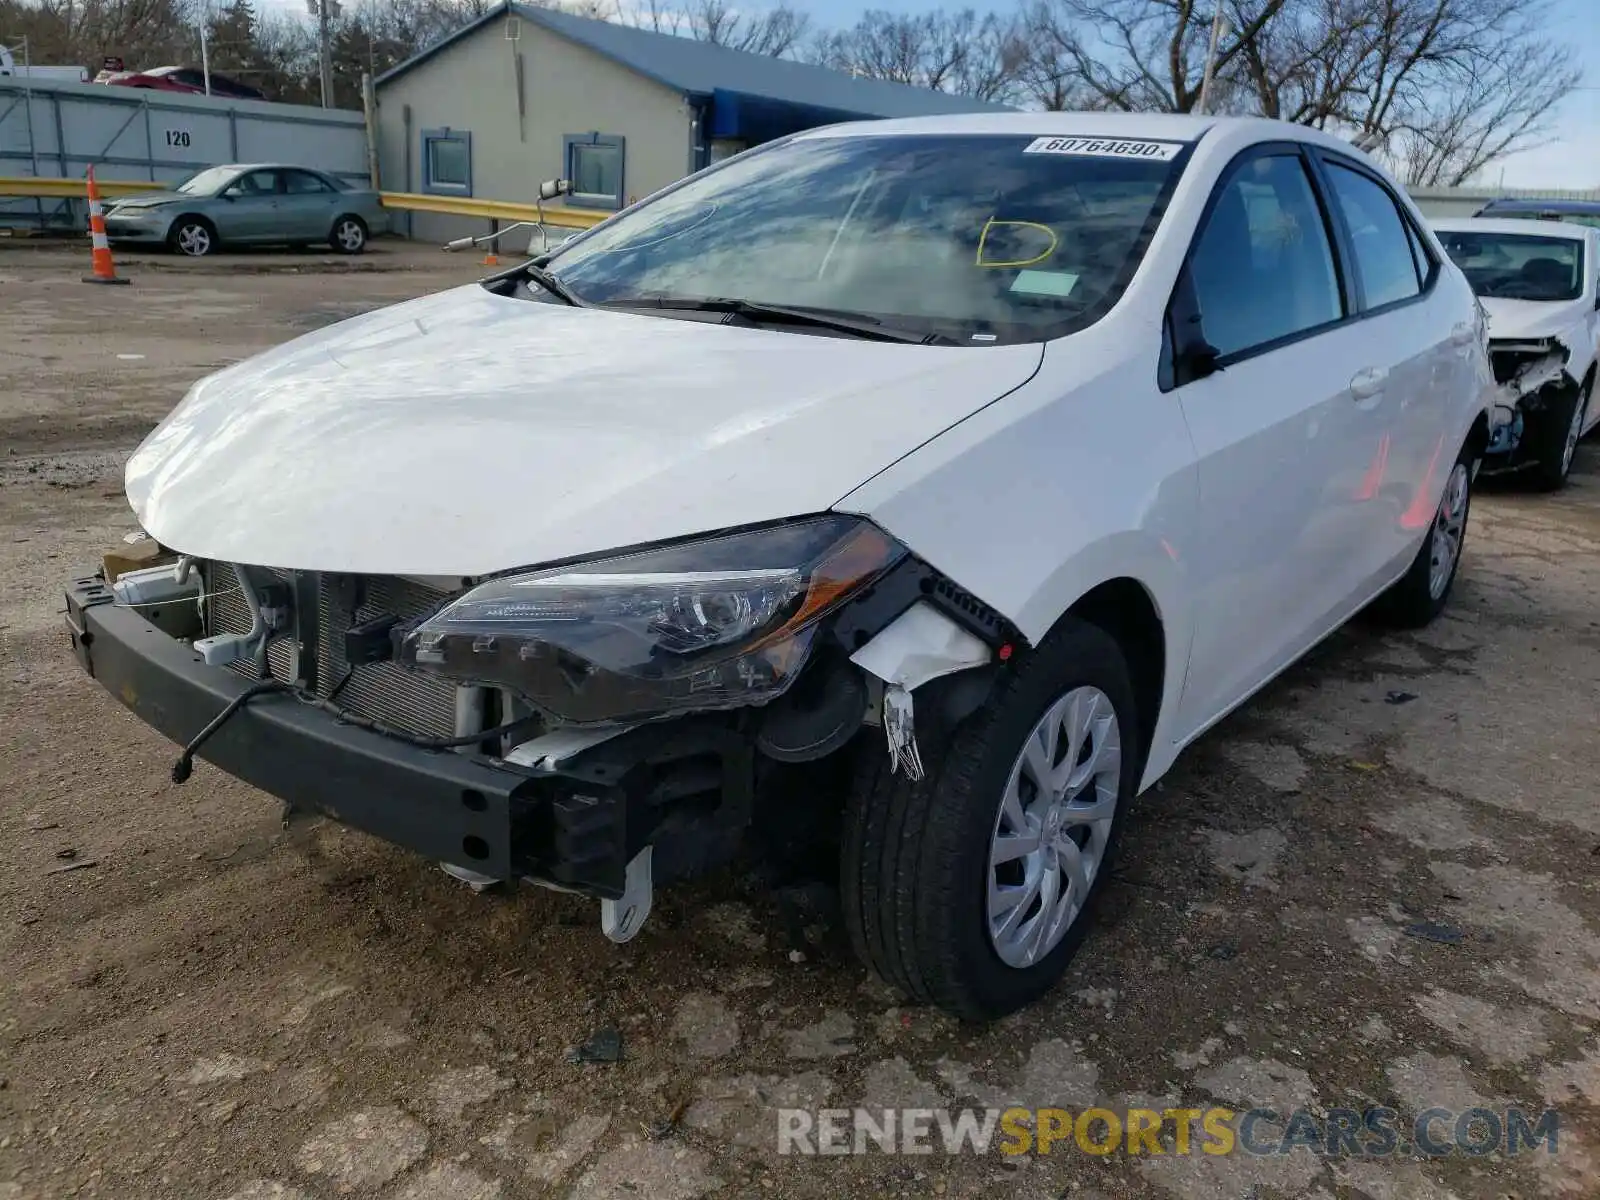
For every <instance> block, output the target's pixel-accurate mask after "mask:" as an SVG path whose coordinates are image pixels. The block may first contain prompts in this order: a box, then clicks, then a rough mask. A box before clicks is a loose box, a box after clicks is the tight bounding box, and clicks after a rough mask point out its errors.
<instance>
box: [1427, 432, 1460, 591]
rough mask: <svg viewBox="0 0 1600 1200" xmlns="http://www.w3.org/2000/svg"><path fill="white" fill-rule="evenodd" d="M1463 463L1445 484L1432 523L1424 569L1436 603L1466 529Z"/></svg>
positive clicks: (1451, 572)
mask: <svg viewBox="0 0 1600 1200" xmlns="http://www.w3.org/2000/svg"><path fill="white" fill-rule="evenodd" d="M1469 478H1470V477H1469V475H1468V472H1467V464H1466V463H1459V462H1458V463H1457V464H1456V465H1455V467H1454V468H1453V469H1452V470H1451V472H1450V478H1449V479H1447V480H1445V484H1444V498H1443V499H1441V500H1440V501H1439V512H1438V515H1437V516H1435V517H1434V519H1433V534H1432V538H1431V541H1430V549H1429V565H1428V594H1429V595H1430V596H1432V597H1433V598H1434V599H1435V600H1437V599H1438V598H1439V597H1440V596H1442V595H1444V591H1445V589H1446V588H1447V587H1449V586H1450V577H1451V576H1452V575H1453V574H1454V573H1455V569H1456V560H1457V559H1458V558H1460V557H1461V539H1462V535H1463V534H1464V533H1465V531H1466V525H1467V492H1468V489H1469V487H1470V483H1469Z"/></svg>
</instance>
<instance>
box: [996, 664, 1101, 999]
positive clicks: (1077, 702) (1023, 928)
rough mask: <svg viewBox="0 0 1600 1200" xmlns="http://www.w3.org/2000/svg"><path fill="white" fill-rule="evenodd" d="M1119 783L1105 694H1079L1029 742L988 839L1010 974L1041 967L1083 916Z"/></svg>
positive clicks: (1061, 702)
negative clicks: (1035, 965) (1012, 968)
mask: <svg viewBox="0 0 1600 1200" xmlns="http://www.w3.org/2000/svg"><path fill="white" fill-rule="evenodd" d="M1121 778H1122V730H1121V728H1120V726H1119V724H1118V721H1117V713H1116V709H1115V708H1114V707H1113V705H1112V703H1111V700H1110V698H1109V697H1108V696H1107V695H1106V694H1105V693H1104V692H1102V691H1101V690H1100V689H1099V688H1095V687H1088V686H1084V687H1077V688H1073V689H1072V690H1071V691H1069V692H1067V693H1066V694H1065V695H1064V696H1062V697H1061V698H1060V699H1058V700H1056V701H1055V702H1054V703H1053V704H1051V705H1050V707H1049V708H1048V709H1047V710H1046V711H1045V714H1044V716H1042V717H1041V718H1040V719H1039V721H1038V723H1037V724H1036V725H1034V727H1033V730H1032V731H1031V732H1030V733H1029V734H1028V737H1027V740H1026V741H1025V742H1024V743H1023V748H1022V752H1021V753H1020V754H1019V755H1018V756H1017V760H1016V762H1015V763H1014V764H1013V765H1012V767H1011V773H1010V776H1009V777H1008V779H1007V781H1006V788H1005V794H1004V796H1003V797H1002V798H1001V801H1000V810H999V812H998V813H997V814H996V815H995V823H994V832H993V833H992V835H991V836H990V840H989V868H988V897H987V913H988V928H989V941H990V944H991V945H992V946H993V948H994V951H995V953H996V954H997V955H998V956H999V958H1000V960H1001V961H1002V962H1004V963H1005V964H1006V965H1007V966H1010V967H1016V968H1019V969H1020V968H1025V967H1031V966H1033V965H1034V964H1036V963H1038V962H1039V961H1040V960H1042V959H1043V958H1044V957H1045V956H1046V955H1048V954H1049V953H1050V951H1052V950H1054V949H1055V948H1056V947H1057V946H1058V945H1060V944H1061V939H1062V938H1063V937H1065V936H1066V933H1067V930H1068V929H1069V928H1071V926H1072V923H1073V921H1075V920H1076V919H1077V917H1078V914H1079V913H1081V912H1082V911H1083V906H1084V902H1085V901H1086V900H1087V899H1088V896H1089V889H1090V887H1091V886H1092V885H1093V884H1094V880H1095V875H1096V874H1097V872H1098V871H1099V869H1100V863H1101V861H1102V860H1103V859H1104V857H1105V851H1106V846H1107V843H1108V842H1109V841H1110V839H1111V825H1112V820H1113V818H1114V817H1115V816H1116V811H1117V792H1118V788H1119V786H1120V781H1121Z"/></svg>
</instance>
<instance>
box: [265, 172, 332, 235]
mask: <svg viewBox="0 0 1600 1200" xmlns="http://www.w3.org/2000/svg"><path fill="white" fill-rule="evenodd" d="M279 174H280V175H281V176H282V177H283V196H282V199H281V201H280V212H281V214H282V218H283V220H282V229H283V233H284V237H285V239H286V240H290V241H304V242H320V241H324V240H326V239H327V237H328V234H329V232H330V231H331V230H332V229H333V218H334V217H335V216H337V215H338V214H337V213H336V212H334V206H335V205H336V204H337V203H338V201H339V193H338V192H336V191H334V189H333V188H332V187H331V186H329V184H328V182H327V181H326V180H324V179H323V178H322V177H321V176H320V175H317V174H314V173H313V172H311V171H300V170H295V169H292V168H285V169H284V170H282V171H280V172H279Z"/></svg>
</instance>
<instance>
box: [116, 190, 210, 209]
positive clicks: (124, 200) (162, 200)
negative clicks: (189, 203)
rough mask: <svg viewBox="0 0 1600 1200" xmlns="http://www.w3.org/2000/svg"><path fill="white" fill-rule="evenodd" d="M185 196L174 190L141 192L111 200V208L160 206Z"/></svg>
mask: <svg viewBox="0 0 1600 1200" xmlns="http://www.w3.org/2000/svg"><path fill="white" fill-rule="evenodd" d="M181 199H183V197H181V196H178V195H176V194H174V193H172V192H148V193H145V192H140V193H139V194H137V195H133V196H123V197H121V198H119V199H116V200H113V201H111V202H110V207H111V208H159V207H160V206H161V205H163V204H176V203H177V202H178V201H179V200H181ZM189 199H204V197H199V196H195V197H189Z"/></svg>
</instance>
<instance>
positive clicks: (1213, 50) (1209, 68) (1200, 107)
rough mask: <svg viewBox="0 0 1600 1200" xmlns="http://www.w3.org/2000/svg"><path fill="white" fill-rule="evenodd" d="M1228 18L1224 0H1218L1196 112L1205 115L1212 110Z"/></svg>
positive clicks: (1213, 15)
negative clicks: (1213, 82)
mask: <svg viewBox="0 0 1600 1200" xmlns="http://www.w3.org/2000/svg"><path fill="white" fill-rule="evenodd" d="M1227 21H1228V18H1227V17H1225V16H1223V15H1222V0H1217V8H1216V11H1215V12H1213V13H1212V14H1211V44H1210V45H1209V46H1207V47H1206V71H1205V74H1204V75H1203V76H1201V79H1200V103H1199V104H1197V105H1196V106H1195V112H1197V113H1199V114H1200V115H1202V116H1204V115H1205V114H1206V113H1207V112H1209V111H1211V80H1212V78H1213V76H1215V74H1216V71H1217V43H1218V42H1219V41H1221V40H1222V27H1223V26H1224V25H1226V24H1227Z"/></svg>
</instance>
